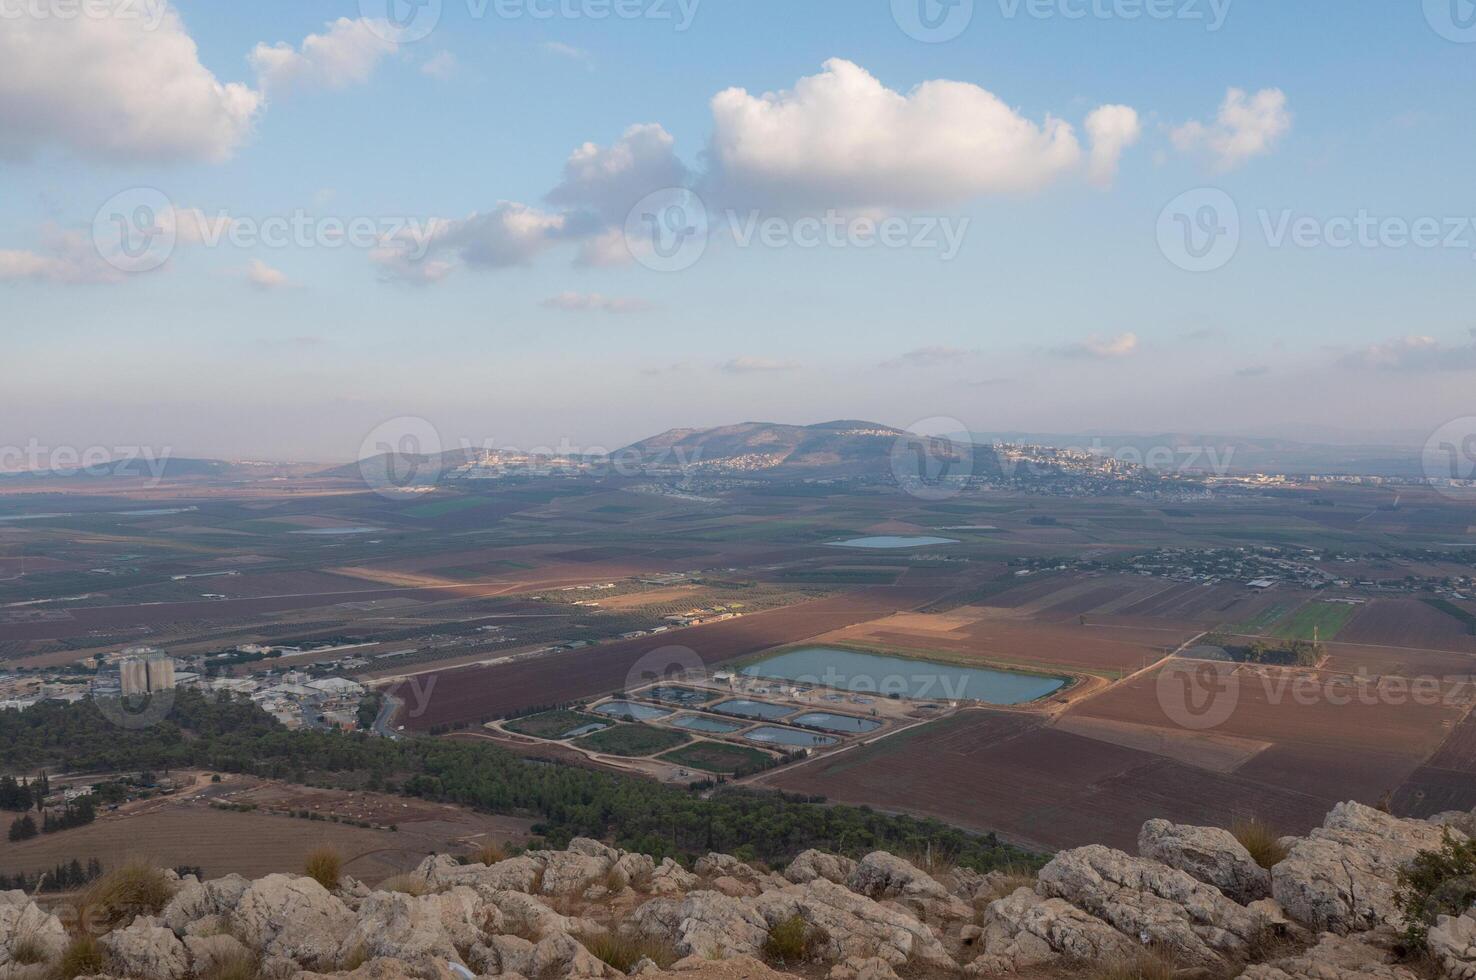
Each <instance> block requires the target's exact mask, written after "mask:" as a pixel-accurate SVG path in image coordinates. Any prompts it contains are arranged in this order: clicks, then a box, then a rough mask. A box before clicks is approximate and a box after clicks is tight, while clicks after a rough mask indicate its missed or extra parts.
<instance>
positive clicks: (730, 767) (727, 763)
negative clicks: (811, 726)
mask: <svg viewBox="0 0 1476 980" xmlns="http://www.w3.org/2000/svg"><path fill="white" fill-rule="evenodd" d="M771 758H772V757H771V756H769V755H768V754H767V753H765V752H760V751H759V750H758V749H750V748H748V747H746V746H743V745H729V744H728V743H726V742H693V743H692V744H691V745H687V746H684V747H683V748H680V749H676V750H674V751H672V752H667V753H665V754H663V755H662V756H661V761H663V762H671V763H675V764H676V765H679V766H687V767H688V768H691V769H700V770H702V771H703V772H711V773H718V774H721V775H731V774H732V773H735V772H743V771H744V770H747V769H752V768H754V767H755V766H762V765H765V764H767V763H768V762H769V761H770V759H771Z"/></svg>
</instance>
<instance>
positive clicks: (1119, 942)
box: [967, 888, 1135, 976]
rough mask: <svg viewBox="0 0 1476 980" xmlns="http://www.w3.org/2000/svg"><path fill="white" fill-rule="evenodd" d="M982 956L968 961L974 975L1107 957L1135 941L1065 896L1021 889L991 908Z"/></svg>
mask: <svg viewBox="0 0 1476 980" xmlns="http://www.w3.org/2000/svg"><path fill="white" fill-rule="evenodd" d="M984 921H985V924H984V926H983V935H982V936H981V937H980V938H979V939H978V941H977V945H978V946H979V947H980V949H981V952H980V955H979V956H978V957H977V958H976V959H975V960H974V961H973V962H971V963H970V964H969V965H968V968H967V972H968V973H970V974H971V975H974V976H992V975H995V974H1000V973H1015V972H1017V971H1020V970H1027V969H1030V968H1032V967H1037V966H1042V965H1044V964H1048V963H1052V962H1054V961H1056V960H1058V959H1062V958H1065V959H1068V960H1073V961H1078V962H1103V961H1105V960H1110V959H1112V958H1114V957H1120V956H1126V955H1128V954H1129V953H1131V952H1132V950H1133V949H1134V948H1135V943H1134V942H1133V941H1132V940H1131V939H1129V938H1128V937H1127V936H1125V935H1123V934H1122V933H1121V932H1118V931H1117V930H1116V929H1114V928H1112V926H1110V925H1108V924H1107V923H1105V922H1103V921H1102V920H1101V919H1099V918H1097V917H1096V916H1094V915H1091V914H1089V913H1087V912H1083V911H1082V910H1081V909H1079V908H1077V907H1076V906H1074V905H1072V904H1071V903H1070V902H1067V901H1065V900H1064V899H1060V898H1043V897H1042V896H1040V895H1038V894H1036V892H1035V891H1033V890H1032V889H1029V888H1020V889H1018V890H1016V891H1015V892H1014V894H1012V895H1009V896H1007V897H1005V898H1001V899H999V900H998V901H995V902H992V903H991V904H990V905H989V907H988V909H987V910H986V912H985V920H984Z"/></svg>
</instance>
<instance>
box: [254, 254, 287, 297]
mask: <svg viewBox="0 0 1476 980" xmlns="http://www.w3.org/2000/svg"><path fill="white" fill-rule="evenodd" d="M246 281H247V282H249V283H250V284H251V285H252V286H255V287H256V288H257V289H260V290H262V291H264V292H269V291H271V290H273V289H280V288H281V287H283V286H286V285H288V280H287V274H286V273H285V272H283V271H282V270H280V269H273V268H272V267H271V266H269V265H267V264H266V263H265V262H263V261H262V260H261V259H252V260H251V264H250V265H248V266H246Z"/></svg>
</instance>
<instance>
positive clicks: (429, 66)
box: [420, 51, 461, 82]
mask: <svg viewBox="0 0 1476 980" xmlns="http://www.w3.org/2000/svg"><path fill="white" fill-rule="evenodd" d="M460 67H461V63H460V62H458V61H457V60H456V55H454V54H452V53H451V52H450V51H440V52H438V53H436V54H434V55H431V56H430V57H429V58H427V59H426V61H425V63H424V64H423V65H421V66H420V73H421V74H422V75H429V76H430V77H431V78H439V79H440V80H441V81H443V82H444V81H447V80H448V79H450V78H451V76H452V75H455V74H456V70H457V69H458V68H460Z"/></svg>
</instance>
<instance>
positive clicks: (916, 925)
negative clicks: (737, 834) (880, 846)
mask: <svg viewBox="0 0 1476 980" xmlns="http://www.w3.org/2000/svg"><path fill="white" fill-rule="evenodd" d="M748 901H749V904H750V905H751V906H752V907H753V908H754V909H756V910H757V911H758V913H759V914H760V915H761V916H763V918H764V921H765V923H766V924H767V925H768V926H775V925H778V924H779V923H780V922H783V921H785V920H786V919H789V918H792V917H794V916H799V917H801V918H803V919H804V920H805V921H806V922H808V923H809V924H810V925H812V926H815V927H817V928H818V929H821V930H823V931H824V932H825V934H826V935H827V937H828V938H827V939H826V941H825V942H824V943H823V944H822V953H821V955H822V956H823V958H825V959H827V960H844V959H848V958H850V957H852V956H860V957H863V958H865V957H872V956H879V957H881V958H882V959H884V960H886V961H887V962H888V963H891V964H894V965H896V966H901V965H903V964H913V965H918V966H925V967H933V968H937V969H944V970H956V969H958V964H956V963H954V962H953V959H952V958H951V957H950V956H949V955H948V953H947V952H946V951H945V950H944V949H943V946H942V944H941V943H940V942H939V941H938V938H937V937H936V936H934V935H933V932H932V930H930V929H929V928H928V927H927V926H926V925H924V924H923V923H922V922H920V921H918V920H917V919H916V918H914V917H913V916H912V915H910V914H909V913H908V912H907V911H905V910H903V909H902V908H900V907H896V906H892V905H882V904H880V903H878V902H875V901H873V900H872V899H870V898H867V897H866V896H865V895H858V894H857V893H855V892H853V891H850V890H849V889H846V888H843V887H841V886H840V885H837V884H836V883H835V882H833V881H826V880H824V879H817V880H815V881H811V882H808V883H807V884H803V885H790V886H789V887H787V888H780V889H777V890H774V891H769V892H765V893H764V894H762V895H760V896H759V897H758V898H754V899H749V900H748Z"/></svg>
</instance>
